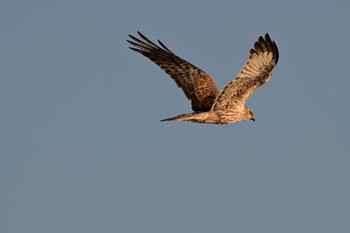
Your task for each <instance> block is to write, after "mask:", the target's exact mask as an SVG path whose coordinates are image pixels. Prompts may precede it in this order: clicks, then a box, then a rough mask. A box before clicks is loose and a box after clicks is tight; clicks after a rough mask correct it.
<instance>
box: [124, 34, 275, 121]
mask: <svg viewBox="0 0 350 233" xmlns="http://www.w3.org/2000/svg"><path fill="white" fill-rule="evenodd" d="M137 33H138V34H139V36H140V37H141V38H142V40H141V39H138V38H136V37H134V36H132V35H129V36H130V38H131V39H133V41H130V40H127V41H128V42H129V43H130V44H132V45H133V46H135V47H129V48H130V49H132V50H134V51H136V52H138V53H141V54H142V55H144V56H145V57H147V58H149V59H150V60H152V61H153V62H154V63H156V64H157V65H158V66H160V68H162V69H163V70H164V71H165V72H166V73H167V74H168V75H170V76H171V78H172V79H174V81H175V82H176V84H177V85H178V87H180V88H181V89H182V90H183V92H184V93H185V95H186V97H187V98H188V99H189V100H191V104H192V110H193V111H194V112H193V113H187V114H181V115H178V116H175V117H171V118H167V119H164V120H161V121H175V120H182V121H191V122H196V123H207V124H221V125H225V124H231V123H235V122H239V121H246V120H253V121H255V115H254V113H253V111H252V110H251V109H250V108H248V107H247V106H245V103H246V102H247V100H248V99H249V97H250V96H251V95H252V94H253V93H254V92H255V91H256V90H257V89H258V88H259V87H260V86H262V85H263V84H265V83H266V82H267V81H268V80H269V79H270V77H271V75H272V71H273V70H274V68H275V66H276V64H277V62H278V56H279V54H278V49H277V46H276V43H275V42H274V41H271V38H270V36H269V34H267V33H266V34H265V38H263V37H262V36H260V37H259V39H258V41H256V42H255V43H254V48H253V49H251V50H250V56H249V59H248V61H247V62H246V64H245V65H244V66H243V68H242V69H241V71H240V72H239V74H238V76H237V77H236V79H234V80H232V81H231V82H229V83H228V84H226V86H225V87H224V88H223V89H222V91H221V92H219V90H218V88H217V87H216V84H215V81H214V80H213V78H212V77H211V76H210V75H208V74H207V73H205V72H204V71H202V70H201V69H199V68H197V67H196V66H194V65H192V64H191V63H189V62H187V61H185V60H184V59H182V58H180V57H178V56H177V55H175V54H174V53H173V52H172V51H170V50H169V49H168V48H167V47H166V46H165V45H164V44H163V43H162V42H161V41H160V40H158V43H159V45H156V44H155V43H153V42H152V41H150V40H149V39H148V38H147V37H145V36H144V35H142V34H141V33H140V32H137Z"/></svg>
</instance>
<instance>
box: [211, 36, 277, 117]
mask: <svg viewBox="0 0 350 233" xmlns="http://www.w3.org/2000/svg"><path fill="white" fill-rule="evenodd" d="M277 62H278V49H277V46H276V43H275V42H274V41H271V38H270V36H269V34H267V33H266V35H265V39H264V38H263V37H262V36H260V37H259V39H258V41H257V42H255V44H254V49H251V50H250V56H249V59H248V61H247V63H246V64H245V65H244V66H243V68H242V70H241V71H240V73H239V74H238V76H237V78H236V79H234V80H232V81H231V82H229V83H228V84H226V86H225V87H224V88H223V89H222V91H221V93H220V94H219V95H218V97H217V98H216V100H215V103H214V104H213V107H212V110H214V111H215V110H219V109H227V108H241V107H243V106H244V104H245V103H246V102H247V100H248V99H249V97H250V96H251V95H252V94H253V93H254V92H255V91H256V90H257V89H258V88H259V87H261V86H262V85H263V84H265V83H266V82H267V81H268V80H269V79H270V77H271V75H272V71H273V69H274V68H275V66H276V64H277Z"/></svg>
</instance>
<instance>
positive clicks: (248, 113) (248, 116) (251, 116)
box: [244, 107, 255, 121]
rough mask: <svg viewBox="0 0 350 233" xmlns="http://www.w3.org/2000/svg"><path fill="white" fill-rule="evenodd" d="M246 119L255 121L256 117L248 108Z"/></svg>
mask: <svg viewBox="0 0 350 233" xmlns="http://www.w3.org/2000/svg"><path fill="white" fill-rule="evenodd" d="M244 113H245V118H246V120H252V121H255V115H254V112H253V111H252V110H251V109H250V108H248V107H245V111H244Z"/></svg>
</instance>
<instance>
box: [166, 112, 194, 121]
mask: <svg viewBox="0 0 350 233" xmlns="http://www.w3.org/2000/svg"><path fill="white" fill-rule="evenodd" d="M200 119H201V117H200V115H199V114H198V113H186V114H181V115H177V116H175V117H170V118H166V119H163V120H161V121H192V122H199V121H200Z"/></svg>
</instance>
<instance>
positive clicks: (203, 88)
mask: <svg viewBox="0 0 350 233" xmlns="http://www.w3.org/2000/svg"><path fill="white" fill-rule="evenodd" d="M137 33H138V34H139V36H140V37H141V38H142V39H143V40H141V39H138V38H136V37H134V36H132V35H129V36H130V38H131V39H133V40H134V41H130V40H128V42H129V43H130V44H132V45H134V46H135V47H129V48H130V49H132V50H134V51H136V52H138V53H141V54H142V55H144V56H146V57H147V58H149V59H150V60H152V61H153V62H154V63H156V64H157V65H158V66H160V68H162V69H163V70H164V71H165V72H166V73H167V74H168V75H170V76H171V78H172V79H174V80H175V82H176V84H177V86H178V87H180V88H181V89H182V90H183V92H184V93H185V95H186V97H187V98H188V99H190V100H191V103H192V109H193V110H194V111H209V110H210V109H211V107H212V105H213V103H214V101H215V98H216V97H217V96H218V94H219V90H218V88H217V87H216V84H215V81H214V80H213V78H212V77H211V76H210V75H208V74H207V73H205V72H204V71H202V70H201V69H199V68H197V67H196V66H194V65H192V64H191V63H189V62H187V61H185V60H184V59H182V58H180V57H178V56H176V55H175V54H174V53H173V52H171V51H170V50H169V49H168V48H167V47H166V46H165V45H164V44H163V43H162V42H161V41H159V40H158V43H159V45H160V46H161V47H160V46H158V45H156V44H155V43H153V42H152V41H150V40H149V39H148V38H147V37H145V36H144V35H142V34H141V33H140V32H137Z"/></svg>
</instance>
